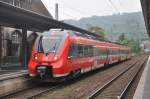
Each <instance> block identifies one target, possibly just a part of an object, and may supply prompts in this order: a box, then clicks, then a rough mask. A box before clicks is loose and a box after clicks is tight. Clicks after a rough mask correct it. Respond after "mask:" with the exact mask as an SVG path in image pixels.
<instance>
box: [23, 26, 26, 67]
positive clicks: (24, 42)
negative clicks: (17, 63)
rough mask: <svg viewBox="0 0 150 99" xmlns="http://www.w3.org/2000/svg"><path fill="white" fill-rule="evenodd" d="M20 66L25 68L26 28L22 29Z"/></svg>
mask: <svg viewBox="0 0 150 99" xmlns="http://www.w3.org/2000/svg"><path fill="white" fill-rule="evenodd" d="M22 65H23V67H27V26H26V25H25V26H23V28H22Z"/></svg>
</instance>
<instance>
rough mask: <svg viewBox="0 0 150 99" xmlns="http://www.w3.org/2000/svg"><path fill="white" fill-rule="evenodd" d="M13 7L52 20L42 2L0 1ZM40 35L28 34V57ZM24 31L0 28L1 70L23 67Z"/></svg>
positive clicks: (29, 0) (30, 0) (38, 0)
mask: <svg viewBox="0 0 150 99" xmlns="http://www.w3.org/2000/svg"><path fill="white" fill-rule="evenodd" d="M0 1H2V2H5V3H9V4H11V5H13V6H16V7H19V8H23V9H26V10H30V11H33V12H36V13H38V14H40V15H44V16H47V17H49V18H52V16H51V14H50V13H49V12H48V10H47V9H46V7H45V6H44V4H43V3H42V1H41V0H0ZM37 35H38V33H36V32H35V31H28V32H27V37H28V38H27V41H28V42H27V48H28V51H27V52H28V55H27V56H28V57H29V56H30V50H31V47H32V44H33V42H34V40H35V39H36V37H37ZM21 51H22V30H20V29H16V28H9V27H4V26H0V69H5V68H7V69H9V68H14V69H16V68H15V67H17V68H18V69H19V67H21V68H22V67H23V66H22V58H21V57H22V53H21Z"/></svg>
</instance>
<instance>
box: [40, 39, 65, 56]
mask: <svg viewBox="0 0 150 99" xmlns="http://www.w3.org/2000/svg"><path fill="white" fill-rule="evenodd" d="M61 41H62V39H61V38H60V37H59V36H47V37H46V36H41V38H40V41H39V46H38V52H43V53H49V52H56V50H57V48H58V47H59V46H60V43H61Z"/></svg>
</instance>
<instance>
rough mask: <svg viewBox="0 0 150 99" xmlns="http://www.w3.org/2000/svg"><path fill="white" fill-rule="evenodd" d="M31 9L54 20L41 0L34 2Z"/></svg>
mask: <svg viewBox="0 0 150 99" xmlns="http://www.w3.org/2000/svg"><path fill="white" fill-rule="evenodd" d="M31 9H32V11H35V12H37V13H40V14H44V15H46V16H48V17H51V18H52V15H51V14H50V13H49V11H48V10H47V8H46V7H45V6H44V4H43V3H42V1H41V0H32V3H31Z"/></svg>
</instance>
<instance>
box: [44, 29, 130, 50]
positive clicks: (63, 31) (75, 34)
mask: <svg viewBox="0 0 150 99" xmlns="http://www.w3.org/2000/svg"><path fill="white" fill-rule="evenodd" d="M41 35H44V36H48V35H49V36H51V35H62V36H67V35H70V36H73V37H75V38H76V39H82V40H89V39H90V40H92V41H93V42H99V41H100V42H101V43H103V44H107V45H109V46H110V47H111V46H115V47H120V48H123V49H126V48H127V49H128V46H126V45H123V44H120V43H116V42H111V41H106V40H101V39H98V38H96V37H93V36H91V35H86V34H82V33H80V32H76V31H72V30H66V29H51V30H50V31H45V32H43V33H42V34H41Z"/></svg>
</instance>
